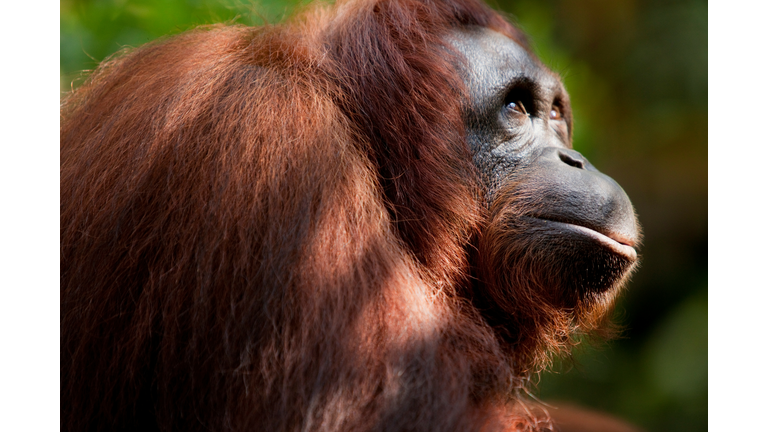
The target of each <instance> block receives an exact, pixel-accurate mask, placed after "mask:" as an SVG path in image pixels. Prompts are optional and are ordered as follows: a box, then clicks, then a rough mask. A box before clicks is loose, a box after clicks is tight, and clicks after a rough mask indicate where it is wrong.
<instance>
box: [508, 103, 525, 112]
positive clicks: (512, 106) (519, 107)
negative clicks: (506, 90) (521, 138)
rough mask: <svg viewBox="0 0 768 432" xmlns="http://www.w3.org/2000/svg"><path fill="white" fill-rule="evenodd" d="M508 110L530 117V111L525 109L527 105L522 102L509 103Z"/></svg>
mask: <svg viewBox="0 0 768 432" xmlns="http://www.w3.org/2000/svg"><path fill="white" fill-rule="evenodd" d="M507 110H508V111H516V112H518V113H520V114H523V115H528V111H526V109H525V105H523V103H522V102H520V101H516V102H509V103H507Z"/></svg>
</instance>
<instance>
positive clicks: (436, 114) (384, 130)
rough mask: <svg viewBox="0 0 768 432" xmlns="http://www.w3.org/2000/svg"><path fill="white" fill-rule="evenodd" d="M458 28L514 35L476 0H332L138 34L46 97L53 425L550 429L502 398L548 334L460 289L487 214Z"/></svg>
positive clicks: (513, 391)
mask: <svg viewBox="0 0 768 432" xmlns="http://www.w3.org/2000/svg"><path fill="white" fill-rule="evenodd" d="M461 26H485V27H490V28H493V29H495V30H497V31H499V32H501V33H504V34H506V35H507V36H509V37H511V38H513V39H515V40H516V41H518V42H519V43H520V44H522V45H524V46H525V40H524V38H523V36H522V34H521V33H520V32H519V31H518V30H517V29H515V28H514V27H512V26H511V25H510V24H509V23H507V22H506V21H505V20H504V19H502V18H501V17H500V16H499V15H497V14H496V13H494V12H493V11H491V10H490V9H488V8H487V7H486V6H485V5H483V4H481V3H479V2H478V1H476V0H423V1H418V0H355V1H345V2H339V3H337V4H336V5H335V6H333V7H323V6H320V7H314V8H312V9H311V10H308V11H305V12H304V13H303V14H302V15H300V16H298V17H297V18H295V19H293V20H292V21H290V22H289V23H286V24H283V25H279V26H266V27H261V28H248V27H241V26H228V27H224V26H212V27H206V28H200V29H197V30H193V31H189V32H186V33H183V34H181V35H178V36H175V37H172V38H168V39H163V40H160V41H156V42H153V43H150V44H147V45H145V46H142V47H140V48H138V49H135V50H132V51H130V52H126V53H123V54H121V55H119V56H117V57H115V58H112V59H109V60H108V61H105V62H104V63H102V64H101V66H100V67H99V69H98V70H97V71H96V72H95V73H94V74H93V75H92V76H91V77H90V79H89V80H88V81H87V82H86V83H85V84H84V85H83V86H82V87H81V88H79V89H77V90H76V91H75V92H73V93H72V94H70V95H69V96H68V97H67V98H66V100H65V101H64V102H63V106H62V120H61V156H60V157H61V426H62V430H71V431H86V430H116V431H119V430H142V431H145V430H146V431H151V430H216V431H230V430H232V431H234V430H264V431H287V430H306V431H310V430H311V431H325V430H333V431H342V430H349V431H359V430H414V431H415V430H452V431H453V430H456V431H458V430H481V429H483V428H486V429H487V430H498V429H503V428H507V429H510V430H525V429H529V430H539V429H545V428H547V427H549V426H548V422H547V421H546V418H545V416H543V414H542V413H541V412H538V411H537V410H536V409H529V408H528V407H527V406H526V405H524V404H522V403H521V402H520V401H521V400H522V396H521V392H522V391H523V390H522V389H523V387H524V382H525V380H526V377H527V375H528V373H529V372H530V371H532V370H535V365H534V363H535V362H536V361H539V360H537V359H539V357H540V356H541V353H543V352H544V351H545V350H546V346H544V345H542V344H541V343H539V342H541V340H544V339H541V338H539V337H538V336H537V335H539V334H542V335H543V334H545V332H544V331H543V330H542V329H540V328H538V327H537V326H536V325H533V326H528V327H524V326H523V322H522V321H521V322H520V323H519V324H520V327H519V328H516V329H514V328H513V329H512V330H508V331H511V332H517V334H518V336H519V335H522V334H524V335H525V337H524V338H523V337H522V336H519V337H517V338H515V337H509V338H500V337H499V336H498V334H497V331H496V330H495V329H494V328H493V327H492V325H491V324H489V322H488V321H487V320H486V319H485V318H484V317H483V316H481V313H480V312H479V309H478V308H477V307H476V305H475V304H474V303H473V301H472V299H471V295H472V292H473V291H474V290H477V289H485V287H482V286H478V282H477V281H474V280H473V277H477V276H478V275H477V273H478V271H477V270H476V269H475V268H474V267H473V266H472V265H470V257H471V256H473V254H474V252H473V250H475V248H476V247H477V244H478V239H479V238H480V237H482V236H483V233H484V232H486V231H487V230H488V229H490V228H489V227H488V226H489V224H491V225H492V224H493V220H495V219H498V218H496V217H495V216H493V215H492V214H490V213H489V212H488V209H486V208H484V206H483V204H482V203H483V202H484V201H483V198H482V190H481V189H480V186H479V184H480V183H479V176H478V173H477V172H476V169H475V168H474V167H473V165H472V163H471V158H470V155H469V153H468V149H467V145H466V143H465V137H464V126H463V120H462V117H461V111H460V101H461V100H462V99H464V98H466V95H465V94H464V92H465V90H464V88H463V86H462V84H461V80H460V79H459V77H458V75H457V72H456V65H457V64H458V62H460V61H462V60H461V59H460V58H459V57H458V56H457V55H456V53H455V52H454V51H453V50H452V48H450V46H449V45H448V44H447V42H446V39H445V37H446V35H447V34H448V33H449V32H450V31H451V29H454V28H457V27H461ZM503 237H504V236H503V235H502V236H497V237H495V238H499V240H498V241H499V242H503V241H505V240H504V238H503ZM489 238H492V237H489ZM484 247H486V246H484ZM487 247H488V248H490V249H489V250H494V249H493V248H494V247H496V248H503V247H504V245H503V244H496V245H495V246H494V245H491V246H487ZM480 261H482V260H480ZM519 292H521V293H522V292H527V291H519ZM518 297H519V298H518ZM518 297H514V300H515V301H520V302H523V300H522V299H523V297H524V296H523V295H520V296H518ZM534 297H535V296H534ZM521 304H522V306H520V307H521V308H522V309H525V310H527V311H528V312H530V314H531V316H533V317H537V316H545V317H546V316H548V315H540V314H539V312H537V311H539V310H540V309H537V308H538V307H539V305H537V304H536V301H535V299H534V301H531V302H527V303H525V302H523V303H521ZM522 309H521V310H522ZM524 339H525V340H535V341H539V342H536V343H526V344H523V343H522V342H521V341H523V340H524ZM545 345H546V344H545Z"/></svg>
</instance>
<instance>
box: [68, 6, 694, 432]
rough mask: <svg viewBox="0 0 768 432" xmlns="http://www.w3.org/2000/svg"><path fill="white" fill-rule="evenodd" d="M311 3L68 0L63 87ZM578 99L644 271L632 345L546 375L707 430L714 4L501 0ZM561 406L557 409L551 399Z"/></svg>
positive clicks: (563, 393) (629, 298)
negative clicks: (142, 48) (216, 26)
mask: <svg viewBox="0 0 768 432" xmlns="http://www.w3.org/2000/svg"><path fill="white" fill-rule="evenodd" d="M303 3H306V0H258V1H257V2H255V3H250V2H248V0H188V1H182V0H62V1H61V82H62V91H66V90H69V89H70V88H71V87H70V86H75V87H76V86H77V85H78V84H79V83H80V82H81V81H82V77H83V75H82V74H81V71H83V70H90V69H93V68H94V67H95V66H96V65H97V64H98V62H99V61H101V60H102V59H104V58H105V57H107V56H109V55H110V54H112V53H114V52H115V51H118V50H119V49H120V48H121V47H123V46H137V45H140V44H142V43H145V42H148V41H150V40H152V39H155V38H157V37H160V36H164V35H168V34H174V33H178V32H181V31H183V30H186V29H189V28H192V27H194V26H196V25H200V24H208V23H215V22H238V23H243V24H248V25H259V24H262V23H264V22H277V21H279V20H280V19H282V18H283V17H284V16H285V15H286V14H287V13H290V11H291V10H293V9H294V8H295V7H296V6H297V5H299V4H303ZM491 4H492V6H494V7H495V8H497V9H499V10H502V11H504V12H506V13H508V14H509V16H510V18H511V19H512V20H513V21H514V22H516V23H518V25H520V26H521V27H522V28H523V29H524V30H525V31H526V32H527V33H528V34H529V35H530V36H531V40H532V41H533V45H534V48H535V51H536V52H537V53H538V54H539V56H540V57H541V58H542V60H543V61H544V62H545V63H546V64H548V65H550V67H552V69H553V70H555V71H556V72H558V73H560V74H561V76H562V77H563V79H564V81H565V84H566V87H567V88H568V89H569V92H570V93H571V99H572V102H573V108H574V115H575V131H574V132H575V134H574V146H575V148H576V149H577V150H579V151H581V152H582V153H584V154H585V155H586V156H587V157H588V158H589V159H590V160H591V161H592V162H593V163H594V164H595V165H596V166H598V167H599V168H600V169H601V170H602V171H603V172H605V173H606V174H608V175H610V176H612V177H613V178H614V179H616V180H617V181H618V182H619V183H620V184H621V185H622V186H623V187H624V189H625V190H626V191H627V193H628V194H629V196H630V197H631V198H632V201H633V203H634V204H635V207H636V210H637V213H638V215H639V218H640V221H641V223H642V224H643V228H644V234H645V240H644V245H643V247H642V249H641V259H642V266H641V267H640V269H639V271H638V272H637V273H636V274H635V275H634V277H633V279H632V281H631V283H630V284H629V287H628V290H627V292H626V293H625V295H624V296H623V298H622V300H621V302H620V303H619V305H618V307H617V311H616V319H617V321H618V322H620V323H622V324H623V325H624V327H625V331H624V333H623V337H622V338H621V339H619V340H616V341H612V342H609V343H607V344H603V345H601V346H597V347H593V346H584V347H581V348H580V349H578V350H577V351H576V352H575V354H574V358H573V360H572V361H563V362H558V363H556V365H555V367H554V368H553V369H554V371H553V372H549V373H544V374H542V375H541V376H540V382H539V386H538V394H539V396H540V397H541V399H543V400H546V401H569V402H575V403H578V404H581V405H584V406H588V407H592V408H594V409H598V410H602V411H606V412H610V413H613V414H615V415H617V416H619V417H623V418H625V419H628V420H630V421H632V422H634V423H636V424H638V425H640V426H643V427H645V428H646V429H648V430H649V431H704V430H706V429H707V307H708V305H707V13H708V11H707V2H706V1H705V0H663V1H662V0H645V1H640V0H578V1H577V0H561V1H556V0H495V1H494V0H491ZM554 405H556V403H555V404H554Z"/></svg>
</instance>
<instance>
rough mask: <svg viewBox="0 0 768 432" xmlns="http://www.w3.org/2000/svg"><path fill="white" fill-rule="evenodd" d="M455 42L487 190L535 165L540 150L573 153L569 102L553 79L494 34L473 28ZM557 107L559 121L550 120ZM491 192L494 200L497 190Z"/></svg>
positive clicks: (471, 134)
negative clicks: (516, 106)
mask: <svg viewBox="0 0 768 432" xmlns="http://www.w3.org/2000/svg"><path fill="white" fill-rule="evenodd" d="M452 36H453V38H452V43H453V45H454V47H455V48H456V49H457V50H458V51H459V52H460V53H461V54H463V55H464V56H465V58H466V60H467V62H466V64H465V65H463V67H462V68H461V69H462V71H463V73H464V79H465V83H466V85H467V89H468V93H469V95H470V100H469V101H467V105H466V106H465V115H466V118H467V127H468V130H469V133H468V136H467V141H468V144H469V146H470V150H471V152H472V155H473V158H474V162H475V165H477V166H478V167H479V168H480V170H481V174H482V175H483V179H484V181H486V182H487V184H486V186H498V184H499V183H500V181H501V180H503V178H504V177H505V176H506V175H507V174H508V173H509V172H510V171H511V170H513V169H515V168H517V167H519V166H520V165H521V164H523V163H524V162H525V161H526V160H528V161H530V160H532V157H531V156H532V155H531V153H532V152H533V151H535V150H536V149H537V147H538V148H540V147H559V148H563V149H570V148H571V147H572V145H571V124H572V119H571V109H570V102H569V99H568V94H567V93H566V91H565V88H564V87H563V85H562V83H561V82H560V80H559V78H558V77H557V76H556V75H555V74H553V73H552V72H550V71H549V70H548V69H547V68H546V67H544V65H542V64H541V62H540V61H539V60H538V59H536V58H533V57H531V56H530V55H529V54H528V52H527V51H526V50H525V49H523V48H522V47H521V46H519V45H518V44H516V43H515V42H514V41H512V40H511V39H509V38H507V37H506V36H504V35H502V34H500V33H497V32H495V31H493V30H490V29H487V28H481V27H477V28H470V29H466V30H463V31H460V32H456V33H454V35H452ZM510 92H511V93H512V94H510ZM508 96H511V97H512V98H513V99H518V100H508ZM509 102H514V103H517V104H519V103H522V104H523V107H524V110H525V112H526V113H527V115H526V114H523V113H520V112H518V111H514V110H510V109H509V107H508V103H509ZM553 107H557V108H558V109H559V110H560V112H561V118H560V119H557V120H556V119H550V111H551V110H552V108H553ZM490 189H491V190H490V192H491V195H493V192H495V190H494V189H495V187H491V188H490Z"/></svg>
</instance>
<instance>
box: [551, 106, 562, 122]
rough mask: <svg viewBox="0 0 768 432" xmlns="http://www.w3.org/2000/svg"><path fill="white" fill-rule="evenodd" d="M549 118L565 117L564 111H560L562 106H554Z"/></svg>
mask: <svg viewBox="0 0 768 432" xmlns="http://www.w3.org/2000/svg"><path fill="white" fill-rule="evenodd" d="M549 119H550V120H562V119H563V113H562V112H561V111H560V107H558V106H557V105H553V106H552V109H551V110H550V111H549Z"/></svg>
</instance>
